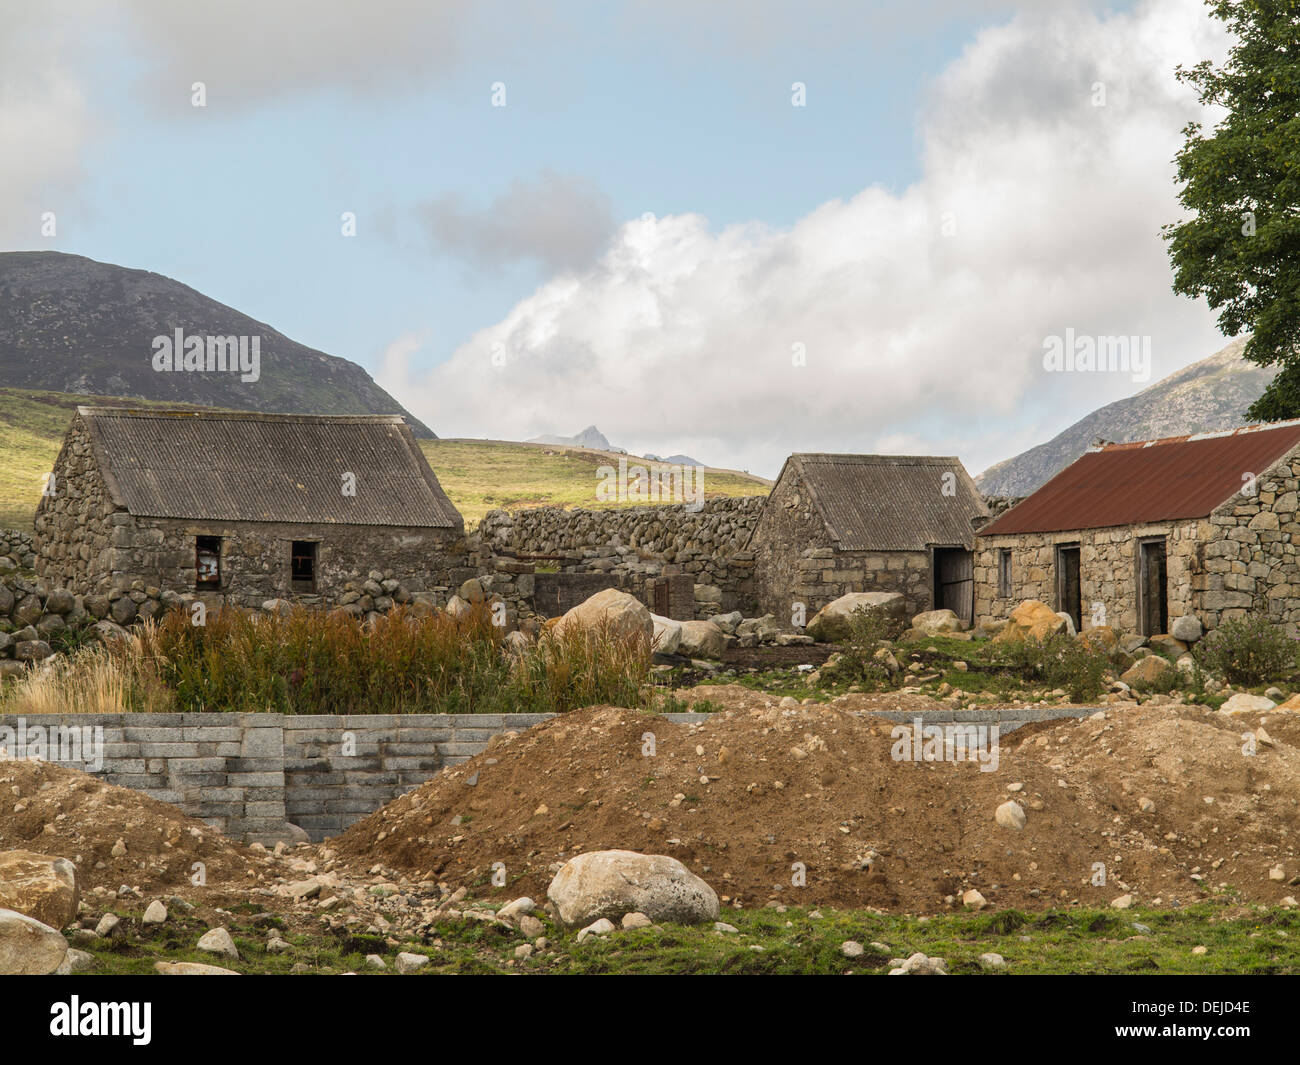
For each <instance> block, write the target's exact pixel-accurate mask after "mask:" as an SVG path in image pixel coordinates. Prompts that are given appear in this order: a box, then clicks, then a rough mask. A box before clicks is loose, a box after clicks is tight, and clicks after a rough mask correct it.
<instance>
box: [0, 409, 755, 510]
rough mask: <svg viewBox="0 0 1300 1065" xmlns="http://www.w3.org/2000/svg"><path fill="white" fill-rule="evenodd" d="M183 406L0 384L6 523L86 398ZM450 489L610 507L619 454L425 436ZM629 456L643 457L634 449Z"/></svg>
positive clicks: (716, 475)
mask: <svg viewBox="0 0 1300 1065" xmlns="http://www.w3.org/2000/svg"><path fill="white" fill-rule="evenodd" d="M88 403H99V404H104V405H119V406H122V405H127V406H136V407H141V406H153V407H159V406H176V404H170V403H159V402H156V401H148V400H140V399H117V398H113V397H108V396H82V395H75V394H72V393H67V392H40V391H32V390H28V389H18V388H0V528H13V529H30V528H31V526H32V518H33V517H34V516H35V513H36V504H37V503H38V502H39V501H40V496H41V491H42V488H43V486H44V481H43V480H42V478H43V477H44V475H45V474H46V473H48V472H49V471H50V470H51V469H53V467H54V460H55V459H56V458H57V457H58V453H59V446H60V444H61V443H62V441H63V434H64V433H65V432H67V429H68V423H69V422H71V421H72V416H73V414H75V413H76V409H77V407H78V406H79V405H81V404H88ZM420 446H421V448H422V449H423V450H424V454H425V456H426V457H427V458H428V460H429V465H430V466H432V467H433V470H434V472H435V473H436V474H437V475H438V480H439V481H440V482H441V484H442V487H443V489H444V490H445V491H446V493H447V495H448V496H449V497H450V498H451V501H452V502H453V503H454V504H455V505H456V507H457V509H458V510H459V511H460V512H461V514H463V515H464V516H465V523H466V525H470V526H472V525H476V524H477V523H478V522H479V521H481V520H482V518H483V515H485V514H486V513H487V512H488V511H489V510H491V509H493V508H494V507H506V508H508V509H516V508H522V507H540V506H554V507H598V506H599V507H607V506H627V505H630V504H618V503H614V504H611V503H598V502H597V500H596V486H597V484H598V483H599V482H598V479H597V476H596V470H597V468H598V467H600V466H606V465H613V466H617V465H618V459H619V456H618V455H615V454H611V453H609V452H604V451H589V450H587V449H585V448H575V447H559V446H552V445H541V444H523V443H513V442H510V441H502V440H421V441H420ZM627 457H628V459H629V461H635V460H634V459H633V458H632V457H631V456H627ZM704 486H705V495H706V496H707V497H714V496H742V495H766V494H767V492H768V490H769V489H770V488H771V487H772V482H771V481H767V480H764V479H763V478H761V477H752V476H750V475H749V474H746V473H740V472H737V471H735V470H714V469H709V470H708V471H707V472H706V473H705V475H704Z"/></svg>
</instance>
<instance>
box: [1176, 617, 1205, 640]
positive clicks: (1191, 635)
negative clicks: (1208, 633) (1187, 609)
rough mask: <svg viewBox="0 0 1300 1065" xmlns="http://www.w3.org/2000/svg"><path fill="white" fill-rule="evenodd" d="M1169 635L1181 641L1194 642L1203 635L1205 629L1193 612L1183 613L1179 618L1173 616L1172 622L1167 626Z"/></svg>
mask: <svg viewBox="0 0 1300 1065" xmlns="http://www.w3.org/2000/svg"><path fill="white" fill-rule="evenodd" d="M1169 635H1170V636H1172V637H1173V638H1174V639H1175V640H1182V641H1183V643H1195V642H1196V641H1197V640H1199V639H1200V638H1201V637H1202V636H1204V635H1205V629H1204V628H1203V627H1202V625H1201V619H1200V618H1198V617H1197V616H1196V615H1195V614H1184V615H1183V616H1182V617H1181V618H1174V623H1173V624H1172V625H1170V626H1169Z"/></svg>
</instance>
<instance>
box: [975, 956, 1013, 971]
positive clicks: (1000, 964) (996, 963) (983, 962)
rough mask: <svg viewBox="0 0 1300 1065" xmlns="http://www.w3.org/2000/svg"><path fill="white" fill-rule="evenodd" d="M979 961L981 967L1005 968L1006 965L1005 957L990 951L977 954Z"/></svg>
mask: <svg viewBox="0 0 1300 1065" xmlns="http://www.w3.org/2000/svg"><path fill="white" fill-rule="evenodd" d="M979 963H980V968H981V969H1005V968H1006V967H1007V960H1006V958H1004V957H1003V956H1002V955H1001V954H994V953H992V952H990V953H988V954H981V955H980V956H979Z"/></svg>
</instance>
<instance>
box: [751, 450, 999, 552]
mask: <svg viewBox="0 0 1300 1065" xmlns="http://www.w3.org/2000/svg"><path fill="white" fill-rule="evenodd" d="M791 468H793V470H794V472H796V473H797V474H798V475H800V479H801V480H802V481H803V483H804V485H805V486H806V487H807V491H808V494H809V497H810V498H811V500H812V502H813V505H814V506H815V507H816V508H817V510H818V512H819V513H820V514H821V516H822V520H823V521H824V522H825V524H826V528H827V530H828V531H829V532H830V534H831V536H832V537H833V538H834V539H835V541H836V546H838V547H839V548H840V549H841V550H844V551H924V550H925V549H926V548H927V547H931V546H934V545H938V546H944V547H958V546H964V547H968V548H969V547H971V546H973V544H974V539H975V537H974V533H973V532H972V527H971V519H972V518H976V517H985V516H987V515H988V511H987V510H986V509H985V507H984V502H983V500H982V499H981V498H980V494H979V491H978V490H977V489H976V488H975V483H974V482H973V481H972V480H971V479H970V475H969V474H968V473H967V472H966V468H965V467H964V466H963V465H962V464H961V461H960V460H959V459H956V458H943V457H939V456H934V455H826V454H811V453H801V454H794V455H791V456H790V457H789V458H788V459H786V462H785V468H783V469H782V471H781V477H782V478H784V477H785V473H786V470H787V469H791ZM945 474H950V475H951V476H948V477H945ZM779 480H780V478H778V483H779ZM768 498H772V497H771V496H769V497H768Z"/></svg>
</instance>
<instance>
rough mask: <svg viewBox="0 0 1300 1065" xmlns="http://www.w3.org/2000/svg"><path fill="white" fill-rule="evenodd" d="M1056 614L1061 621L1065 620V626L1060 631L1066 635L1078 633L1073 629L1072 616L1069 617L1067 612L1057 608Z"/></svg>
mask: <svg viewBox="0 0 1300 1065" xmlns="http://www.w3.org/2000/svg"><path fill="white" fill-rule="evenodd" d="M1056 616H1057V617H1058V618H1060V619H1061V620H1062V621H1063V622H1065V627H1064V628H1063V629H1062V630H1061V631H1062V632H1064V633H1065V634H1066V635H1067V636H1077V635H1078V633H1077V632H1075V631H1074V618H1072V617H1070V615H1069V614H1067V613H1066V612H1065V611H1064V610H1058V611H1057V612H1056Z"/></svg>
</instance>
